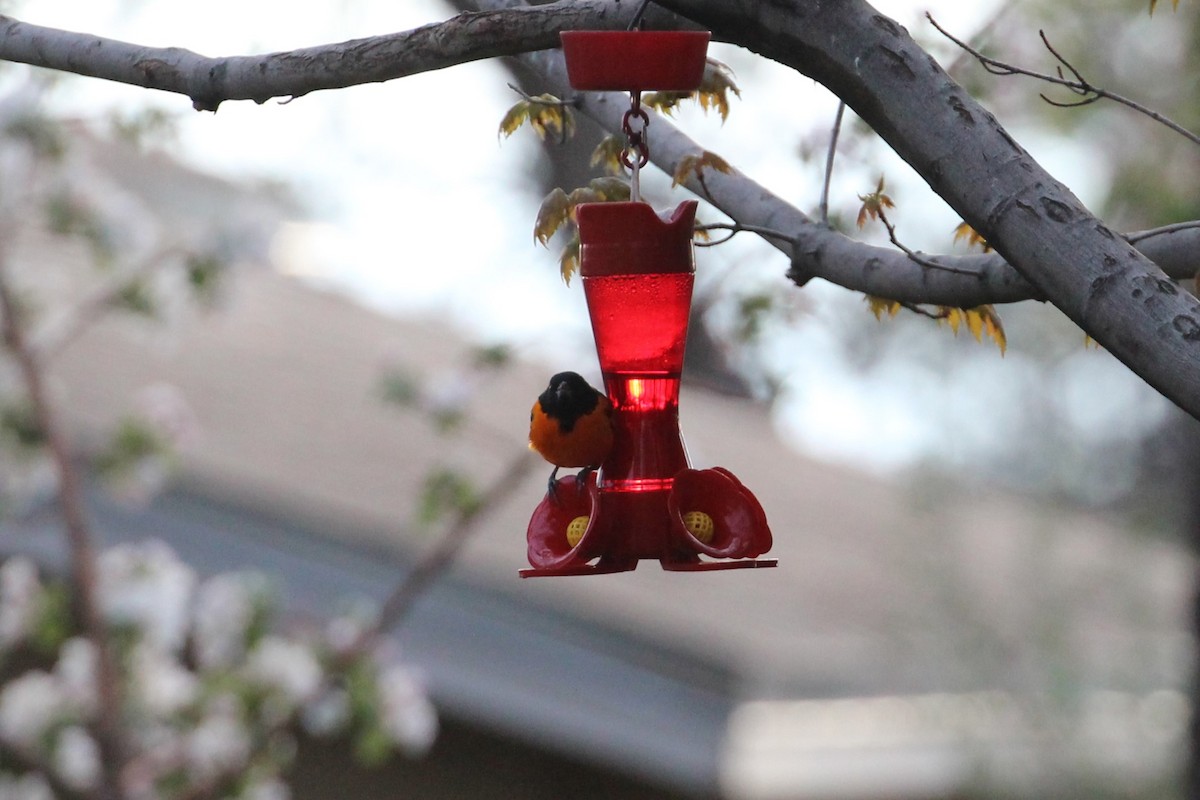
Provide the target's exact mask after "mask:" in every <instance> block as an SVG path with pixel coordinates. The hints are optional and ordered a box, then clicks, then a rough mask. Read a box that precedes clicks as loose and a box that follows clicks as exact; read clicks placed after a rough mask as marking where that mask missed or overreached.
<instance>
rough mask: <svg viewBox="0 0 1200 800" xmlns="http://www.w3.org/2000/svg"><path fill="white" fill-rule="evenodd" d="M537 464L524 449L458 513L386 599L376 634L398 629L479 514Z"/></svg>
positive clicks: (462, 542) (448, 562)
mask: <svg viewBox="0 0 1200 800" xmlns="http://www.w3.org/2000/svg"><path fill="white" fill-rule="evenodd" d="M537 463H538V462H537V459H536V458H535V457H534V456H533V454H532V453H530V452H529V451H528V450H524V449H522V450H521V452H520V453H519V454H518V455H517V457H516V458H514V459H512V461H511V462H509V463H508V465H507V466H505V467H504V468H503V469H502V470H501V472H500V476H499V477H498V478H497V479H496V480H495V482H494V483H492V485H491V486H489V487H488V489H487V491H486V492H484V493H483V495H482V496H480V497H479V499H478V500H477V501H476V502H474V503H472V504H470V505H469V506H467V507H465V508H463V509H462V510H461V511H460V512H459V514H458V516H457V517H456V518H455V520H454V524H453V525H451V526H450V528H449V529H448V530H447V531H446V532H445V533H444V534H442V536H441V538H440V539H439V540H438V543H437V545H436V546H435V547H434V548H433V549H432V550H430V551H429V552H428V553H427V554H426V555H425V557H424V558H422V559H421V560H420V562H418V563H417V565H416V566H415V567H413V569H412V571H411V572H409V573H408V575H407V576H405V578H404V580H403V581H402V582H401V583H400V584H399V585H398V586H397V587H396V589H395V591H393V592H392V594H391V596H390V597H388V599H387V600H386V601H384V604H383V607H382V608H381V609H380V612H379V619H378V621H377V622H376V625H375V629H374V633H376V634H378V633H382V632H384V631H386V630H390V629H392V628H395V627H396V626H397V625H399V624H400V623H402V622H403V621H404V620H405V619H406V618H407V617H408V615H409V614H410V613H411V612H412V609H413V606H414V605H415V604H416V601H417V600H418V599H419V598H420V597H421V596H422V595H423V594H424V593H425V592H426V590H428V589H429V587H430V586H431V585H432V584H433V582H434V580H435V579H437V578H438V577H439V576H440V575H441V574H442V573H444V572H445V571H446V570H447V569H449V567H450V565H451V564H453V563H454V560H455V559H456V558H457V557H458V554H459V553H460V552H461V551H462V548H463V546H464V545H465V544H466V543H467V541H468V540H469V539H470V536H471V534H472V533H474V531H475V523H476V521H478V520H479V518H480V516H481V515H482V514H483V513H484V512H488V511H494V510H495V508H496V506H497V505H498V504H499V503H500V501H502V500H503V499H505V498H506V497H508V496H509V495H510V494H512V493H513V492H514V491H515V490H516V488H517V487H518V486H520V484H521V482H522V481H523V480H525V478H526V477H527V476H528V475H529V473H530V471H531V470H532V469H533V467H534V465H535V464H537Z"/></svg>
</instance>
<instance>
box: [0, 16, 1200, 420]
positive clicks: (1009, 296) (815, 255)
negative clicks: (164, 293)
mask: <svg viewBox="0 0 1200 800" xmlns="http://www.w3.org/2000/svg"><path fill="white" fill-rule="evenodd" d="M658 4H659V5H661V6H663V7H666V8H669V9H671V10H673V11H675V12H677V13H679V14H682V15H684V16H686V17H688V18H690V19H693V20H696V21H698V22H700V23H702V24H704V25H705V26H707V27H709V28H711V29H712V30H713V31H714V33H715V35H716V36H717V37H718V38H721V39H724V40H726V41H731V42H734V43H737V44H740V45H743V46H746V47H748V48H750V49H752V50H755V51H757V52H759V53H761V54H762V55H764V56H766V57H768V58H771V59H773V60H776V61H779V62H780V63H783V64H786V65H788V66H791V67H793V68H795V69H796V70H798V71H800V72H802V73H804V74H806V75H809V76H811V77H813V78H815V79H816V80H818V81H820V82H821V83H823V84H824V85H826V86H827V87H828V88H830V89H831V90H832V91H833V92H834V93H835V94H836V95H838V96H839V97H841V98H842V99H843V100H845V101H846V103H847V104H848V105H849V106H850V107H851V108H853V109H854V110H855V111H856V112H857V113H858V114H859V116H860V117H862V118H863V119H864V120H865V121H867V122H868V124H870V125H871V126H872V127H873V128H875V130H876V131H877V132H879V134H880V135H881V136H882V137H883V138H884V139H885V140H886V141H887V142H888V143H889V144H890V145H891V146H892V147H893V149H895V150H896V152H897V153H898V154H900V156H901V157H903V158H904V159H905V160H906V161H908V162H909V164H911V165H912V166H913V167H914V169H916V171H917V172H918V173H919V174H921V175H922V176H923V177H924V178H925V180H926V181H927V182H928V183H929V185H930V186H931V187H932V188H933V190H934V191H935V192H937V193H938V194H939V195H941V196H942V197H943V198H944V199H945V200H946V201H947V202H948V203H949V204H950V205H951V207H953V208H954V209H955V210H956V211H957V212H958V213H959V214H960V215H961V216H962V217H963V219H965V220H966V221H967V222H968V223H970V224H971V225H972V227H974V228H975V229H976V230H978V231H980V232H981V233H982V234H983V235H984V236H986V237H987V239H988V241H989V242H990V243H991V244H992V245H993V246H994V247H995V248H996V249H997V251H998V252H999V253H1000V254H1002V255H1003V257H1004V260H1001V258H1000V257H998V256H992V257H987V256H976V257H965V258H964V257H958V258H956V259H954V260H953V261H951V260H949V259H947V260H946V262H945V263H947V264H951V265H953V266H955V267H956V268H960V267H964V266H965V267H968V268H970V269H972V270H975V271H976V272H977V273H978V276H976V275H960V274H955V273H952V272H947V271H945V270H931V269H928V268H926V267H922V266H921V265H919V264H917V263H916V262H914V261H912V260H910V259H908V258H906V257H905V256H903V255H902V254H897V253H894V252H893V251H890V250H886V249H882V248H873V247H868V246H865V245H862V244H860V243H856V242H853V241H852V240H850V239H847V238H845V237H842V236H839V235H838V234H835V233H833V232H831V231H829V230H828V229H825V228H823V227H822V226H820V225H816V224H814V223H813V222H812V221H811V220H809V219H808V218H807V217H806V216H805V215H803V214H802V213H801V212H799V211H798V210H796V209H794V208H792V207H790V206H788V205H787V204H785V203H782V202H781V201H779V200H778V198H774V197H772V196H771V195H770V194H769V193H767V192H765V190H763V189H762V188H761V187H758V186H757V185H756V184H754V183H753V182H751V181H749V180H748V179H747V178H745V177H744V176H741V175H736V174H735V175H730V176H723V175H719V174H716V173H711V172H710V173H709V174H706V176H705V184H706V186H707V189H708V191H709V193H711V199H712V200H713V201H714V202H715V203H716V204H717V205H718V206H719V207H721V208H723V209H724V210H725V211H726V212H727V213H729V214H730V216H732V217H733V218H734V219H735V220H737V221H738V222H741V223H744V224H748V225H754V226H756V227H762V228H771V229H775V230H780V231H784V232H786V233H787V234H788V236H790V237H792V239H793V241H792V243H791V245H790V246H789V245H783V247H784V249H785V251H786V250H789V249H790V250H792V252H791V253H789V255H791V256H792V258H793V275H794V276H795V277H797V278H798V279H803V278H807V277H810V276H818V275H819V276H822V277H826V278H828V279H829V280H831V281H834V282H836V283H839V284H841V285H844V286H849V287H851V288H856V289H861V290H863V291H868V292H872V293H875V294H880V295H884V296H890V297H895V298H897V299H904V300H908V301H911V302H935V303H942V304H947V305H967V306H969V305H976V304H979V303H984V302H1001V301H1010V300H1018V299H1022V298H1025V297H1038V298H1045V299H1048V300H1049V301H1051V302H1053V303H1054V304H1055V305H1056V306H1058V307H1059V308H1060V309H1062V310H1063V311H1064V312H1065V313H1067V315H1068V316H1070V317H1071V318H1072V319H1074V320H1075V321H1076V322H1077V323H1079V324H1080V326H1081V327H1083V328H1084V329H1085V330H1086V331H1088V333H1090V334H1091V335H1092V336H1093V337H1094V338H1095V339H1096V340H1097V341H1098V342H1100V343H1101V344H1103V345H1104V346H1105V347H1106V348H1108V349H1109V350H1110V351H1111V352H1113V353H1114V354H1115V355H1117V357H1118V358H1120V359H1121V360H1122V361H1124V362H1125V363H1126V364H1127V365H1129V366H1130V367H1131V368H1132V369H1133V370H1134V371H1135V372H1137V373H1138V374H1139V375H1141V376H1142V377H1143V378H1145V379H1146V380H1147V382H1149V383H1150V384H1151V385H1153V386H1155V387H1156V388H1158V389H1159V390H1160V391H1162V392H1163V393H1164V394H1165V395H1167V396H1168V397H1170V398H1171V399H1172V400H1174V401H1175V402H1176V403H1177V404H1179V405H1180V406H1181V407H1183V408H1185V409H1187V410H1188V411H1189V412H1190V413H1192V414H1193V415H1194V416H1200V367H1198V366H1197V365H1200V305H1198V304H1197V302H1196V301H1195V300H1194V299H1193V298H1191V297H1190V296H1188V295H1187V294H1186V293H1183V292H1181V291H1180V290H1179V289H1178V287H1177V286H1175V284H1174V283H1173V282H1171V281H1170V280H1168V279H1167V276H1166V275H1165V274H1164V273H1163V272H1162V271H1160V270H1159V269H1157V268H1156V267H1155V266H1154V264H1152V263H1151V262H1150V261H1149V260H1148V258H1147V257H1149V258H1153V259H1155V260H1157V261H1159V262H1160V263H1161V264H1163V265H1164V266H1166V267H1168V269H1170V271H1171V273H1172V274H1173V275H1175V276H1177V277H1182V276H1185V275H1190V274H1194V272H1195V269H1194V268H1195V259H1194V257H1193V256H1192V254H1193V253H1195V252H1197V251H1196V249H1195V243H1196V241H1197V233H1196V231H1195V230H1194V229H1184V230H1171V231H1161V232H1159V233H1157V234H1156V235H1152V236H1144V237H1142V238H1140V239H1138V240H1137V244H1138V247H1140V248H1141V249H1142V250H1143V252H1144V254H1145V255H1143V254H1141V253H1139V252H1138V250H1136V249H1135V248H1134V247H1133V246H1131V245H1130V243H1129V242H1127V241H1126V240H1125V239H1123V238H1121V237H1120V236H1117V235H1116V234H1114V233H1113V232H1111V231H1109V230H1108V229H1107V228H1106V227H1105V226H1104V225H1103V224H1102V223H1100V222H1099V221H1098V220H1097V219H1095V217H1094V216H1092V215H1091V214H1090V212H1088V211H1087V209H1085V208H1084V207H1083V206H1082V204H1081V203H1080V202H1079V201H1078V200H1077V199H1076V198H1075V197H1074V196H1073V195H1072V194H1071V193H1070V191H1069V190H1068V189H1067V188H1066V187H1064V186H1062V185H1061V184H1060V183H1058V182H1057V181H1056V180H1054V178H1052V177H1051V176H1050V175H1049V174H1047V173H1046V172H1045V171H1044V170H1043V169H1042V168H1041V167H1040V166H1039V165H1038V164H1037V163H1036V162H1035V161H1034V160H1033V159H1032V158H1031V157H1030V156H1029V154H1028V153H1026V152H1025V151H1024V150H1023V149H1022V148H1021V147H1020V146H1019V145H1018V144H1017V143H1016V142H1015V141H1014V140H1013V139H1012V138H1011V137H1010V136H1009V135H1008V134H1007V133H1006V132H1005V131H1004V129H1003V128H1002V127H1001V126H1000V125H999V123H998V122H997V121H996V120H995V119H994V118H993V117H992V116H991V115H990V114H989V113H988V112H987V111H986V110H984V109H983V108H982V107H980V106H979V105H978V104H977V103H976V102H975V101H974V100H973V99H972V98H971V97H970V96H969V95H968V94H967V93H966V92H965V91H963V90H962V89H961V88H960V87H959V86H958V85H957V84H955V83H954V82H953V81H952V80H950V78H949V77H948V76H947V75H946V74H945V73H944V72H943V71H942V70H941V68H940V67H939V66H938V65H937V64H936V62H934V61H933V59H932V58H930V57H929V56H928V55H927V54H926V53H924V52H923V51H922V50H921V49H920V48H919V47H918V46H917V45H916V44H915V42H913V41H912V39H911V38H910V37H909V36H908V33H907V32H906V31H905V30H904V29H903V28H902V27H900V26H899V25H897V24H896V23H895V22H893V21H892V20H890V19H888V18H887V17H885V16H883V15H881V14H879V13H878V12H877V11H875V9H873V8H872V7H871V6H870V5H868V4H867V3H866V2H864V0H821V2H819V3H818V2H814V0H658ZM477 5H479V6H481V7H485V8H483V9H482V10H481V11H480V12H479V13H473V14H463V15H459V16H457V17H454V18H452V19H450V20H448V21H446V22H443V23H437V24H434V25H428V26H425V27H423V28H419V29H416V30H413V31H409V32H406V33H400V34H394V35H392V36H384V37H374V38H370V39H361V40H355V41H352V42H346V43H342V44H338V45H330V46H325V47H316V48H307V49H304V50H298V51H293V52H288V53H275V54H270V55H266V56H250V57H233V58H223V59H210V58H205V57H202V56H199V55H196V54H195V53H190V52H188V51H185V50H180V49H165V50H156V49H151V48H143V47H138V46H135V45H129V44H124V43H120V42H114V41H112V40H106V39H101V38H98V37H95V36H90V35H86V34H71V33H66V32H62V31H53V30H49V29H45V28H38V27H36V26H30V25H26V24H24V23H20V22H18V21H16V20H13V19H11V18H7V17H0V58H3V59H7V60H12V61H23V62H26V63H30V64H36V65H39V66H46V67H51V68H55V69H61V70H66V71H70V72H75V73H79V74H84V75H92V76H95V77H101V78H106V79H109V80H116V81H121V82H125V83H132V84H136V85H140V86H147V87H151V88H158V89H164V90H168V91H175V92H180V93H183V94H186V95H188V96H189V97H191V98H192V100H193V102H194V104H195V105H196V107H198V108H209V109H215V108H216V107H217V105H219V104H220V102H222V101H223V100H226V99H235V98H244V99H253V100H256V101H259V102H262V101H264V100H266V99H268V98H270V97H277V96H298V95H302V94H306V93H308V92H311V91H314V90H316V89H326V88H337V87H342V86H349V85H353V84H358V83H367V82H373V81H382V80H388V79H391V78H396V77H402V76H405V75H409V74H413V73H415V72H420V71H426V70H431V69H440V68H442V67H446V66H450V65H453V64H458V63H462V62H465V61H470V60H475V59H480V58H488V57H494V56H500V55H509V54H516V53H527V52H530V51H538V50H544V49H546V48H549V47H553V46H554V45H555V43H556V34H557V33H558V31H559V30H562V29H566V28H578V27H587V28H593V29H594V28H619V27H623V26H624V25H625V24H627V22H628V19H629V17H630V16H631V15H632V13H633V11H634V9H635V7H636V6H637V5H639V3H638V2H636V0H625V1H624V2H621V0H560V2H557V3H551V4H548V5H543V6H538V7H536V8H526V7H525V6H524V4H523V3H521V2H519V0H479V2H478V3H477ZM543 60H545V59H544V58H543ZM583 107H584V109H585V110H586V111H587V112H588V113H593V114H595V115H596V116H597V117H598V118H600V119H602V120H603V119H607V118H610V117H611V116H612V115H613V114H615V113H617V112H616V104H614V103H613V102H612V101H611V99H607V98H604V97H603V96H600V97H591V98H586V99H585V100H584V101H583ZM606 124H609V123H606ZM664 132H665V133H667V134H669V135H664ZM656 135H657V140H656V141H657V144H656V145H655V146H656V148H657V156H658V158H659V159H660V160H661V162H662V163H663V165H664V166H666V167H667V168H668V169H672V168H673V165H674V163H676V162H677V161H678V159H679V158H680V157H682V155H684V154H686V153H694V152H695V150H696V149H697V148H696V146H695V144H694V143H692V142H690V141H689V140H687V139H686V137H683V136H682V135H681V134H677V133H675V132H672V131H669V129H667V126H666V125H665V124H660V125H659V129H658V131H657V132H656ZM692 188H693V189H697V190H699V191H700V192H701V193H702V194H704V193H706V192H705V190H704V187H700V186H693V187H692ZM776 244H778V241H776ZM1006 262H1007V263H1006ZM1009 264H1011V265H1012V267H1009V266H1008V265H1009ZM1014 268H1015V269H1014Z"/></svg>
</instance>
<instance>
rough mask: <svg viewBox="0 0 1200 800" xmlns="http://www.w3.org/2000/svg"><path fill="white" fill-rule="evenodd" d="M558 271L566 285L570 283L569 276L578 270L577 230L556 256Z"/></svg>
mask: <svg viewBox="0 0 1200 800" xmlns="http://www.w3.org/2000/svg"><path fill="white" fill-rule="evenodd" d="M558 271H559V274H561V275H562V279H563V283H565V284H566V285H567V286H570V285H571V278H572V277H573V276H574V275H575V273H576V272H578V271H579V232H578V231H576V232H575V235H574V236H572V237H571V241H569V242H567V246H566V247H564V248H563V249H562V253H560V254H559V256H558Z"/></svg>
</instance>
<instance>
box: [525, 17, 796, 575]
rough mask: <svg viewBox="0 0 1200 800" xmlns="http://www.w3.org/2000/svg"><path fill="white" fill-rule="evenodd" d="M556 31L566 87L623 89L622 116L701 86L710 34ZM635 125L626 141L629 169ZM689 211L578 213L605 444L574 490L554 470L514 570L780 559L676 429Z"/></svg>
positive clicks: (757, 513) (689, 266) (755, 521)
mask: <svg viewBox="0 0 1200 800" xmlns="http://www.w3.org/2000/svg"><path fill="white" fill-rule="evenodd" d="M562 39H563V48H564V51H565V52H566V57H567V70H568V73H569V75H570V76H571V84H572V86H574V87H575V88H577V89H618V88H621V89H632V90H633V95H634V101H633V110H632V111H631V113H636V114H638V115H639V116H641V117H642V119H643V121H644V120H645V115H644V112H641V111H640V105H639V100H640V95H639V93H640V91H641V90H642V89H669V90H678V91H684V90H692V89H695V88H696V87H697V86H698V85H699V83H700V80H701V77H702V75H703V72H704V61H705V50H706V47H707V42H708V34H707V33H694V32H643V31H624V32H592V31H577V32H571V33H564V34H562ZM627 119H628V117H627ZM627 128H628V126H627ZM643 130H644V126H643ZM641 133H642V131H639V132H638V135H637V136H636V137H633V136H631V137H630V139H631V141H630V149H635V150H637V151H638V153H637V154H636V158H637V159H640V163H639V162H638V161H636V160H635V162H634V163H635V164H638V165H639V166H640V165H641V164H644V163H645V157H646V145H645V140H644V138H643V137H642V136H641ZM635 174H636V173H635ZM695 215H696V201H695V200H689V201H687V202H685V203H683V204H681V205H680V206H679V207H678V208H677V209H675V211H674V213H673V214H671V216H670V217H669V218H663V217H660V216H659V215H658V214H656V213H655V212H654V209H653V208H651V207H650V206H649V205H648V204H646V203H643V202H639V201H637V200H636V197H635V199H634V201H633V202H625V203H587V204H583V205H580V206H578V207H577V208H576V217H577V221H578V224H579V240H580V270H579V271H580V275H581V276H582V282H583V290H584V296H585V298H586V300H587V304H588V313H589V315H590V316H591V322H592V331H593V333H594V334H595V337H596V353H597V356H598V357H599V361H600V369H601V372H602V374H603V376H604V388H605V391H606V392H607V394H608V398H609V400H611V401H612V404H613V423H614V429H615V430H614V437H613V438H614V444H613V448H612V451H611V452H610V453H609V455H608V457H607V458H606V459H605V461H604V463H603V464H602V465H601V466H600V471H599V473H598V474H597V473H590V474H588V476H587V478H586V483H584V484H583V485H580V484H579V483H578V480H579V479H578V478H575V477H566V478H563V479H562V480H561V481H560V482H559V483H558V488H557V490H556V491H555V493H554V496H553V497H552V496H550V495H549V494H547V496H546V497H545V498H544V499H543V500H542V502H541V503H540V504H538V506H537V508H536V509H534V512H533V516H532V518H531V519H530V520H529V530H528V533H527V539H528V544H529V563H530V564H531V565H532V567H533V568H532V569H525V570H522V571H521V576H522V577H534V576H543V575H589V574H600V573H609V572H623V571H627V570H632V569H635V568H636V567H637V564H638V561H640V560H642V559H657V560H658V561H659V563H660V564H661V565H662V567H663V569H667V570H676V571H697V570H718V569H737V568H743V567H773V566H775V564H776V561H775V559H758V558H757V556H759V555H761V554H763V553H765V552H767V551H768V550H769V549H770V548H771V529H770V528H769V527H768V525H767V518H766V514H765V513H764V512H763V509H762V506H761V505H760V504H759V502H758V500H757V499H756V498H755V497H754V495H753V494H752V493H751V492H750V490H749V489H747V488H746V487H745V486H743V485H742V483H741V482H740V481H739V480H738V479H737V478H736V477H735V476H734V475H733V473H731V472H729V471H728V470H726V469H723V468H721V467H714V468H711V469H704V470H696V469H691V468H690V466H689V463H688V457H687V452H686V450H685V449H684V445H683V437H682V435H681V434H680V430H679V379H680V374H681V372H682V370H683V353H684V344H685V342H686V340H687V328H688V315H689V311H690V310H691V303H692V284H693V279H694V275H695V263H694V260H693V256H692V231H693V227H694V222H695ZM702 556H706V557H707V559H704V558H702ZM712 559H723V560H712Z"/></svg>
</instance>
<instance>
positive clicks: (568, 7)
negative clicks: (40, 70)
mask: <svg viewBox="0 0 1200 800" xmlns="http://www.w3.org/2000/svg"><path fill="white" fill-rule="evenodd" d="M497 5H498V6H501V7H502V10H497V11H486V12H478V13H467V14H459V15H458V16H455V17H453V18H451V19H449V20H447V21H445V22H439V23H434V24H431V25H425V26H423V27H420V28H416V29H414V30H411V31H405V32H403V33H395V34H391V35H388V36H372V37H369V38H366V39H354V40H352V41H348V42H340V43H338V44H329V45H321V46H319V47H306V48H303V49H301V50H291V51H286V52H279V53H268V54H266V55H259V56H229V57H224V58H209V57H207V56H202V55H199V54H198V53H193V52H192V51H190V50H185V49H183V48H179V47H167V48H157V47H143V46H141V45H136V44H129V43H127V42H119V41H115V40H113V39H105V38H103V37H100V36H94V35H92V34H87V33H75V32H71V31H62V30H56V29H54V28H45V27H41V26H38V25H31V24H29V23H27V22H21V21H19V20H16V19H13V18H12V17H6V16H3V15H0V59H3V60H5V61H16V62H19V63H23V64H32V65H34V66H39V67H49V68H50V69H57V70H62V71H64V72H73V73H76V74H78V75H87V76H89V77H93V78H103V79H105V80H110V81H116V82H118V83H128V84H133V85H134V86H144V87H146V88H148V89H161V90H163V91H167V92H176V93H178V94H184V95H187V96H188V97H190V98H191V99H192V104H193V105H194V106H195V107H196V108H197V109H198V110H201V111H216V109H217V106H219V105H220V104H221V103H222V102H224V101H225V100H253V101H255V102H258V103H263V102H266V101H267V100H270V99H271V98H273V97H299V96H301V95H305V94H308V93H309V92H313V91H316V90H318V89H340V88H343V87H346V86H355V85H358V84H363V83H376V82H379V81H387V80H392V79H394V78H403V77H405V76H408V75H413V74H415V73H418V72H428V71H430V70H435V69H442V68H444V67H450V66H454V65H455V64H462V63H465V62H468V61H476V60H479V59H484V58H494V57H496V56H505V55H512V54H515V53H522V52H527V51H529V50H539V49H543V48H547V47H557V46H558V32H559V31H560V30H564V29H570V28H576V27H581V26H586V27H592V28H615V27H624V26H625V25H626V24H628V20H629V19H630V18H631V17H632V15H633V12H634V8H633V6H634V4H633V3H632V2H626V3H624V4H620V3H618V4H615V5H614V4H613V3H610V2H603V0H578V1H576V2H572V1H571V0H562V1H561V2H557V3H552V4H550V5H545V6H540V7H538V8H529V7H526V6H524V5H523V4H515V3H498V4H497ZM510 6H511V7H510Z"/></svg>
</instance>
